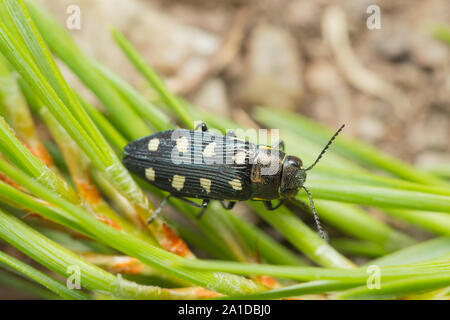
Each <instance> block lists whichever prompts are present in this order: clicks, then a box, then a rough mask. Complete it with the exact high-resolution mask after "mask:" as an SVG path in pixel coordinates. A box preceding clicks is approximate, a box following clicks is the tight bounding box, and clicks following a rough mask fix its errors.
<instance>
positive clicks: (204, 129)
mask: <svg viewBox="0 0 450 320" xmlns="http://www.w3.org/2000/svg"><path fill="white" fill-rule="evenodd" d="M200 127H201V128H202V132H205V131H208V127H207V126H206V123H204V122H202V123H199V124H198V125H196V126H195V129H194V130H198V128H200Z"/></svg>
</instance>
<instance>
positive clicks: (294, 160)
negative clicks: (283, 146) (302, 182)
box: [289, 156, 302, 169]
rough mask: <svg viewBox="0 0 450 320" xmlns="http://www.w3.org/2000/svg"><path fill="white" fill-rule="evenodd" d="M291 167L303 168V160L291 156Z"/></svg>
mask: <svg viewBox="0 0 450 320" xmlns="http://www.w3.org/2000/svg"><path fill="white" fill-rule="evenodd" d="M289 165H291V166H294V167H296V168H298V169H300V168H301V166H302V160H300V159H299V158H297V157H293V156H290V159H289Z"/></svg>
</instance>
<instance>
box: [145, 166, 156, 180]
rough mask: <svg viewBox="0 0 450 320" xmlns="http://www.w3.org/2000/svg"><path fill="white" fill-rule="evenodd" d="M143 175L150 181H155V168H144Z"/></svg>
mask: <svg viewBox="0 0 450 320" xmlns="http://www.w3.org/2000/svg"><path fill="white" fill-rule="evenodd" d="M145 177H146V178H147V179H148V180H150V181H155V170H153V168H147V169H145Z"/></svg>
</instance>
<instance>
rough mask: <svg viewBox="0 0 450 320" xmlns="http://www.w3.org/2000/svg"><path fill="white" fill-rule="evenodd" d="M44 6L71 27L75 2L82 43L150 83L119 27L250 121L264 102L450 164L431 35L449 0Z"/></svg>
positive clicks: (418, 160)
mask: <svg viewBox="0 0 450 320" xmlns="http://www.w3.org/2000/svg"><path fill="white" fill-rule="evenodd" d="M41 2H42V3H43V4H44V5H45V6H46V7H47V8H48V9H49V10H50V11H51V12H52V13H53V14H54V15H55V16H56V17H57V18H58V19H59V21H60V22H61V23H63V24H67V21H68V19H70V15H71V13H74V11H70V5H77V6H78V7H79V9H80V14H81V19H80V22H81V24H80V28H79V29H74V30H71V34H72V35H73V37H74V38H75V40H76V41H77V42H78V43H79V44H80V46H81V47H82V49H84V50H85V52H87V53H88V54H90V55H92V56H94V57H96V58H97V59H99V60H100V61H102V62H104V63H105V64H107V65H108V66H110V67H111V68H112V69H114V70H115V71H117V72H118V73H119V74H120V75H122V76H123V77H124V78H125V79H126V80H128V81H129V82H130V83H132V84H133V85H135V86H136V87H138V88H139V89H141V90H144V91H145V90H146V87H145V86H146V84H145V81H144V80H142V78H141V77H140V75H138V74H137V72H136V70H135V69H134V68H133V66H132V65H131V64H130V63H129V62H128V61H127V60H126V58H125V57H124V55H123V54H122V52H120V49H119V48H118V46H117V45H115V43H114V41H113V40H112V38H111V36H110V34H109V28H108V26H109V25H114V26H115V27H116V28H118V29H119V30H120V31H122V32H123V33H124V34H125V36H126V37H127V38H128V39H129V40H130V41H131V43H133V44H134V45H135V46H136V47H137V48H138V49H139V51H140V53H141V54H142V55H143V56H144V57H145V58H146V59H147V60H148V61H149V62H150V63H151V65H153V66H154V67H155V68H156V69H157V70H158V71H159V72H160V73H161V74H163V75H164V76H165V79H166V80H167V83H168V85H169V88H170V89H172V90H173V91H174V92H177V93H180V94H182V95H184V96H186V97H187V98H188V100H190V101H191V102H193V103H194V104H196V105H198V106H200V107H202V108H205V109H209V110H213V111H214V112H216V113H217V114H218V115H223V116H227V117H228V116H230V117H232V118H233V119H234V120H235V121H238V122H241V123H245V124H246V125H249V124H251V121H252V119H251V118H250V117H249V116H248V115H247V114H248V113H247V111H248V110H249V109H250V108H251V107H252V106H254V105H264V106H268V107H272V108H280V109H290V110H296V111H298V112H300V113H302V114H305V115H307V116H310V117H312V118H314V119H316V120H317V121H319V122H322V123H324V124H326V125H328V126H330V127H331V128H337V127H338V126H339V125H340V124H342V123H345V124H347V127H346V130H345V131H346V132H345V133H346V134H349V135H353V136H356V137H358V138H360V139H362V140H364V141H366V142H369V143H372V144H375V145H376V146H378V147H379V148H381V149H382V150H384V151H386V152H387V153H390V154H392V155H394V156H397V157H400V158H401V159H403V160H406V161H408V162H411V163H413V164H416V165H419V166H427V167H428V166H432V165H434V164H438V163H444V162H449V161H450V155H449V147H450V142H449V137H450V125H449V122H450V59H449V57H450V52H449V47H448V46H447V45H446V44H445V43H443V42H441V41H439V40H436V39H434V38H433V37H432V36H431V35H430V32H429V30H430V26H432V25H433V24H437V23H449V22H450V4H449V2H448V1H446V0H430V1H420V0H417V1H411V0H392V1H373V0H372V1H365V0H359V1H354V0H348V1H331V0H314V1H308V0H258V1H238V0H236V1H211V0H188V1H173V0H169V1H168V0H164V1H156V0H128V1H120V0H95V1H92V0H82V1H75V0H58V1H55V0H41ZM371 5H377V6H378V8H379V9H380V11H379V13H380V15H379V20H378V21H377V20H374V18H376V17H375V16H374V14H376V12H375V11H371V10H370V9H371V7H370V8H369V6H371ZM368 8H369V9H368ZM368 11H369V13H368ZM377 22H378V23H379V24H378V25H377ZM371 23H372V25H371V27H372V29H369V27H368V25H370V24H371ZM374 27H375V28H374ZM377 27H379V29H377ZM60 65H61V68H62V69H63V70H65V71H67V68H66V67H65V66H64V65H63V64H60ZM65 75H66V77H67V78H68V82H69V83H77V81H78V79H77V78H76V77H75V76H72V75H71V74H70V71H67V72H65ZM79 87H80V88H79V89H80V90H81V92H82V93H83V94H85V95H86V96H89V92H88V91H87V90H86V89H85V91H83V86H81V85H80V86H79ZM149 94H151V93H149ZM92 102H93V103H97V102H96V100H95V99H92Z"/></svg>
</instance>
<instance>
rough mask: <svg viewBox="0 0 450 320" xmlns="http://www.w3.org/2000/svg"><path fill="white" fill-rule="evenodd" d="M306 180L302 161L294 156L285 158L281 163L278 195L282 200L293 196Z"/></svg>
mask: <svg viewBox="0 0 450 320" xmlns="http://www.w3.org/2000/svg"><path fill="white" fill-rule="evenodd" d="M305 180H306V170H305V169H303V163H302V160H300V159H299V158H297V157H295V156H287V157H286V159H285V160H284V163H283V172H282V174H281V185H280V193H281V196H282V197H283V198H291V197H293V196H295V195H296V194H297V192H298V190H299V189H300V188H301V187H302V186H303V183H304V182H305Z"/></svg>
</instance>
